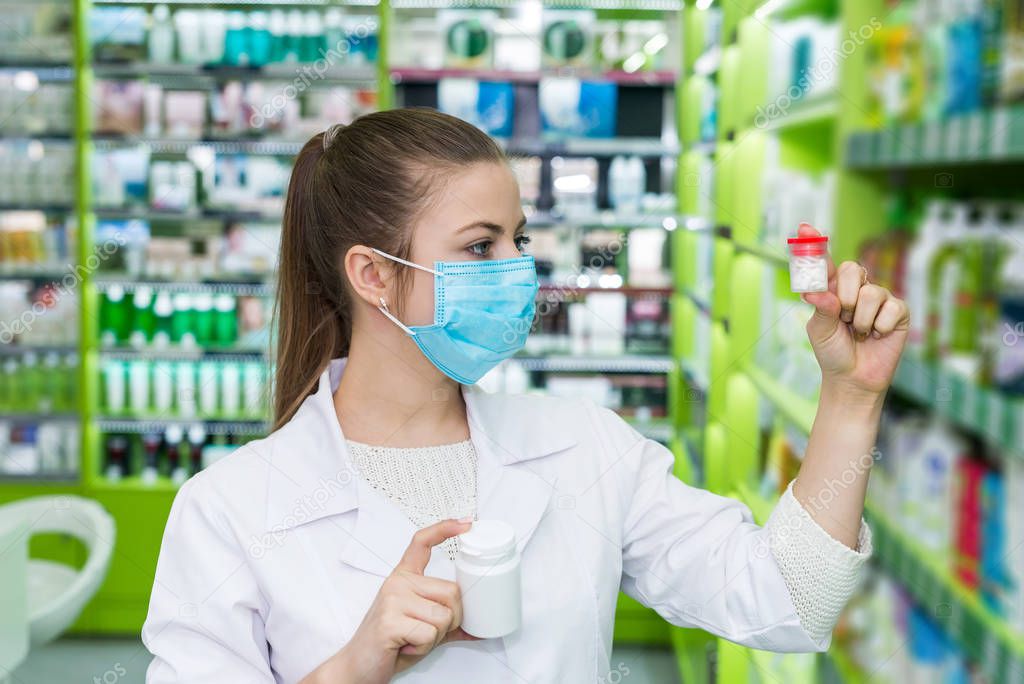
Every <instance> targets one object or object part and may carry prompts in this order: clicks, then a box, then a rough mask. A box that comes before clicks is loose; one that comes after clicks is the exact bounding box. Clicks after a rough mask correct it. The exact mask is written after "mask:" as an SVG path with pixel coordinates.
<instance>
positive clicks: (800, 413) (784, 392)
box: [743, 363, 818, 434]
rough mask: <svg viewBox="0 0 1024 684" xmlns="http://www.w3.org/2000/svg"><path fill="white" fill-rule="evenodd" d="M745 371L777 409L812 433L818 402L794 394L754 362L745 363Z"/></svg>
mask: <svg viewBox="0 0 1024 684" xmlns="http://www.w3.org/2000/svg"><path fill="white" fill-rule="evenodd" d="M743 372H744V374H746V376H747V377H748V378H749V379H750V381H751V382H752V383H754V386H755V387H757V389H758V391H760V392H761V394H763V395H764V396H765V398H766V399H768V401H770V402H771V403H772V405H774V406H775V410H776V411H778V412H779V413H780V414H781V415H782V416H783V417H784V418H785V419H786V420H788V421H789V422H791V423H793V424H794V425H796V426H797V427H798V428H800V429H801V430H802V431H803V432H805V433H807V434H810V432H811V426H812V425H814V416H815V414H816V413H817V412H818V406H817V402H814V401H811V400H809V399H805V398H804V397H801V396H799V395H797V394H794V393H793V392H791V391H790V390H789V389H787V388H786V387H785V386H784V385H782V384H781V383H780V382H779V381H778V380H776V379H775V378H773V377H772V376H771V375H769V374H768V373H766V372H765V371H763V370H761V369H760V368H758V367H757V366H756V365H755V364H753V363H748V364H745V365H744V366H743Z"/></svg>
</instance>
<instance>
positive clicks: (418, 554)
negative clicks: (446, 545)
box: [395, 519, 472, 575]
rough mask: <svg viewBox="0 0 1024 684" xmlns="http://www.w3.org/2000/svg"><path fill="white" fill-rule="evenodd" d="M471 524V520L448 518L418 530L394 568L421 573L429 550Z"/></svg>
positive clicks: (427, 559) (428, 558)
mask: <svg viewBox="0 0 1024 684" xmlns="http://www.w3.org/2000/svg"><path fill="white" fill-rule="evenodd" d="M471 526H472V521H466V522H463V521H461V520H452V519H449V520H442V521H441V522H439V523H434V524H433V525H430V526H428V527H424V528H423V529H421V530H418V531H417V532H416V534H414V535H413V536H412V541H411V542H409V546H408V548H406V549H405V554H404V555H403V556H402V560H400V561H398V565H397V566H396V567H395V570H405V571H406V572H412V573H415V574H417V575H422V574H423V570H424V569H426V567H427V563H428V562H430V550H431V549H432V548H433V547H435V546H437V545H438V544H440V543H441V542H443V541H444V540H445V539H448V538H449V537H454V536H455V535H457V534H462V533H463V532H466V531H467V530H469V528H470V527H471Z"/></svg>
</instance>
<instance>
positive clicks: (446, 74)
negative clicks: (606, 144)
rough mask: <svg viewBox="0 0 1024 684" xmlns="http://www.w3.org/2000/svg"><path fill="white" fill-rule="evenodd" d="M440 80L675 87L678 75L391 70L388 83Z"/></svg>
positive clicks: (637, 72) (588, 70)
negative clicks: (564, 81) (577, 81)
mask: <svg viewBox="0 0 1024 684" xmlns="http://www.w3.org/2000/svg"><path fill="white" fill-rule="evenodd" d="M442 78H471V79H475V80H478V81H505V82H512V83H527V84H530V83H539V82H540V81H541V80H542V79H545V78H578V79H588V80H598V81H608V82H611V83H618V84H619V85H633V86H636V85H650V86H659V87H666V86H668V87H672V86H675V84H676V81H677V80H678V78H679V74H677V73H676V72H674V71H632V72H630V71H593V70H591V69H574V68H561V69H551V70H545V71H515V70H511V69H500V70H499V69H450V68H448V69H424V68H420V67H400V68H396V69H392V70H391V80H392V81H393V82H394V83H396V84H402V83H436V82H437V81H439V80H441V79H442Z"/></svg>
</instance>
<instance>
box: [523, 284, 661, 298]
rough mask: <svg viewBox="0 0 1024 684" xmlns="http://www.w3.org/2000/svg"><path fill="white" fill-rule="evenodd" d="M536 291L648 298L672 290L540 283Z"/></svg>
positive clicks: (626, 286)
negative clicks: (610, 294) (612, 294)
mask: <svg viewBox="0 0 1024 684" xmlns="http://www.w3.org/2000/svg"><path fill="white" fill-rule="evenodd" d="M537 291H538V292H542V293H554V294H557V295H561V296H564V297H566V298H568V297H573V296H576V295H586V294H595V293H606V294H607V293H614V294H621V295H625V296H627V297H637V298H648V299H664V298H666V297H670V296H671V295H672V293H673V292H674V290H673V289H672V288H670V287H632V286H629V285H625V286H623V287H579V286H576V285H552V284H547V285H541V286H540V287H539V288H538V290H537Z"/></svg>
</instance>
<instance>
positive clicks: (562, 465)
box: [142, 360, 827, 684]
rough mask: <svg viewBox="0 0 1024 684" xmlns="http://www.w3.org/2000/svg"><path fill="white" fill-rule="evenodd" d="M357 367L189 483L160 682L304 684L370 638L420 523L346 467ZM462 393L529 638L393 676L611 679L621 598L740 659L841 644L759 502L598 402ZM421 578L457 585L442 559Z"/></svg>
mask: <svg viewBox="0 0 1024 684" xmlns="http://www.w3.org/2000/svg"><path fill="white" fill-rule="evenodd" d="M343 366H344V360H340V361H335V362H333V363H332V364H331V368H330V369H329V370H328V371H326V372H325V373H324V375H323V376H322V377H321V379H320V384H319V389H318V391H317V392H316V393H315V394H314V395H312V396H310V397H309V398H308V399H307V400H306V401H305V403H304V404H303V405H302V407H301V408H300V409H299V411H298V412H297V414H296V415H295V417H294V418H293V419H292V420H291V421H290V422H289V423H288V424H287V425H285V426H284V427H283V428H281V429H280V430H278V431H276V432H275V433H274V434H272V435H270V436H269V437H267V438H266V439H262V440H259V441H255V442H252V443H250V444H248V445H246V446H245V447H243V448H241V449H239V450H238V451H237V452H236V453H234V454H232V455H231V456H229V457H228V458H226V459H224V460H223V461H221V462H219V463H217V464H215V465H213V466H212V467H210V468H208V469H206V470H204V471H203V472H201V473H199V474H198V475H196V476H195V477H193V478H192V479H191V480H189V481H188V482H186V483H185V484H184V485H183V486H182V488H181V491H180V492H179V493H178V495H177V497H176V498H175V501H174V505H173V508H172V510H171V514H170V518H169V519H168V521H167V528H166V531H165V533H164V539H163V546H162V548H161V550H160V559H159V563H158V566H157V571H156V580H155V582H154V584H153V595H152V599H151V601H150V606H149V615H148V618H147V620H146V624H145V626H144V628H143V634H142V636H143V640H144V642H145V644H146V646H147V647H148V648H149V650H150V651H151V652H152V653H153V654H154V656H155V657H154V659H153V662H152V663H151V665H150V667H149V671H148V673H147V678H146V680H147V682H150V683H151V684H153V683H157V682H185V683H187V684H203V683H206V682H210V683H216V684H228V683H232V682H239V683H243V682H244V683H245V684H252V683H253V682H296V681H298V680H300V679H301V678H302V677H303V676H305V675H306V674H308V673H309V672H310V671H312V670H313V669H315V668H316V667H317V666H318V665H319V664H320V663H322V662H323V661H325V660H326V659H327V658H329V657H330V656H331V655H332V654H333V653H335V652H336V651H337V650H338V649H339V648H340V647H341V646H343V645H344V644H345V643H346V642H347V641H348V640H349V638H351V636H352V634H353V632H354V631H355V629H356V628H357V627H358V626H359V624H360V622H361V620H362V618H363V615H364V614H365V612H366V610H367V609H368V607H369V605H370V602H371V601H372V600H373V598H374V596H375V595H376V593H377V590H378V589H379V587H380V585H381V582H382V581H383V580H384V578H385V577H386V576H387V575H388V574H389V572H390V571H391V569H392V568H393V567H394V566H395V564H396V562H397V561H398V560H399V558H400V557H401V556H402V554H403V552H404V550H405V548H406V547H407V546H408V544H409V541H410V539H411V537H412V535H413V533H414V532H415V528H414V527H413V525H412V523H411V522H410V521H409V520H408V519H407V518H406V517H405V516H404V515H403V514H402V513H401V511H400V510H399V509H398V508H397V507H396V506H395V505H393V504H392V503H391V502H390V501H388V500H386V499H385V498H383V497H382V496H381V495H380V494H379V493H377V492H376V491H375V490H373V489H372V488H370V486H369V485H368V484H366V482H365V481H364V480H363V479H362V478H360V477H359V476H358V475H357V471H356V470H355V469H354V467H353V466H352V465H351V464H350V463H349V462H348V461H347V453H346V448H345V439H344V437H343V436H342V433H341V429H340V428H339V425H338V420H337V417H336V415H335V412H334V406H333V403H332V391H333V388H336V387H337V383H338V380H339V378H340V376H341V371H342V369H343ZM463 394H464V397H465V401H466V407H467V413H468V418H469V428H470V435H471V438H472V441H473V445H474V447H475V448H476V451H477V457H478V482H477V485H478V487H477V490H478V514H477V517H478V518H481V519H484V518H497V519H500V520H504V521H506V522H508V523H509V524H511V525H512V526H513V527H514V528H515V530H516V535H517V543H518V546H519V548H520V550H521V552H522V581H523V592H522V596H523V624H522V627H521V628H520V629H519V630H518V631H517V632H515V633H514V634H512V635H511V636H508V637H505V638H503V639H489V640H481V641H475V642H454V643H450V644H445V645H443V646H441V647H439V648H437V649H435V650H434V651H433V652H432V653H430V654H429V655H428V656H427V657H426V658H424V659H423V660H422V661H421V662H419V663H418V664H417V665H416V666H414V667H413V668H411V669H409V670H407V671H405V672H403V673H402V674H400V675H399V676H398V677H396V681H402V682H410V683H412V682H456V681H458V682H489V683H490V682H558V683H563V682H565V683H569V682H573V683H574V682H594V681H606V679H605V677H606V675H607V674H608V672H609V659H610V654H611V646H612V625H613V620H614V617H615V604H616V598H617V595H618V592H619V589H620V588H621V589H622V590H623V591H625V592H626V593H627V594H629V595H630V596H632V597H634V598H636V599H637V600H639V601H640V602H641V603H643V604H645V605H647V606H650V607H652V608H654V609H655V610H657V611H658V613H660V614H661V615H662V616H663V617H664V618H665V619H666V620H668V621H669V622H671V623H673V624H676V625H683V626H690V627H700V628H703V629H706V630H707V631H709V632H712V633H714V634H717V635H720V636H723V637H725V638H727V639H730V640H732V641H736V642H738V643H741V644H744V645H748V646H753V647H755V648H760V649H769V650H777V651H792V652H795V651H815V650H822V649H823V648H826V647H827V641H825V642H823V641H822V640H820V639H819V640H815V639H812V638H811V637H810V636H809V635H808V634H807V633H806V632H805V631H804V629H802V628H801V625H800V620H799V618H798V616H797V613H796V610H795V608H794V606H793V602H792V601H791V599H790V595H789V592H788V591H787V588H786V584H785V582H784V580H783V577H782V576H781V574H780V571H779V568H778V566H777V564H776V562H775V560H774V559H773V556H772V554H771V553H770V552H769V551H768V545H767V543H766V540H765V536H766V534H765V531H764V530H763V529H762V528H760V527H758V526H757V525H755V524H754V523H753V522H752V519H751V514H750V511H749V510H748V509H747V507H745V506H744V505H742V504H740V503H738V502H736V501H733V500H731V499H727V498H723V497H720V496H716V495H714V494H711V493H709V492H706V491H704V490H701V489H696V488H692V487H689V486H687V485H685V484H683V483H682V482H681V481H679V480H678V479H677V478H676V477H674V476H673V474H672V463H673V455H672V453H671V452H670V451H669V450H667V449H666V448H665V447H663V446H662V445H660V444H658V443H657V442H654V441H651V440H648V439H644V438H643V437H641V436H640V435H639V434H638V433H637V432H636V431H635V430H633V429H632V428H631V427H630V426H629V425H628V424H627V423H625V422H624V421H623V420H621V419H620V418H619V417H618V416H617V415H616V414H615V413H613V412H612V411H609V410H607V409H604V408H600V407H597V406H595V405H593V404H590V403H586V402H582V401H573V400H567V399H559V398H553V397H540V396H532V395H531V396H525V395H522V396H517V395H500V394H487V393H485V392H483V391H482V390H480V389H479V388H473V387H465V388H464V389H463ZM426 574H428V575H432V576H435V577H441V578H445V579H450V580H453V579H454V568H453V564H452V562H451V561H450V560H449V559H448V557H447V556H446V555H445V554H444V552H443V551H442V550H441V549H440V548H439V547H438V548H435V549H434V552H433V554H432V556H431V559H430V563H429V564H428V566H427V569H426Z"/></svg>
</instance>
